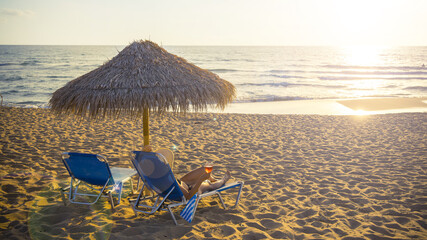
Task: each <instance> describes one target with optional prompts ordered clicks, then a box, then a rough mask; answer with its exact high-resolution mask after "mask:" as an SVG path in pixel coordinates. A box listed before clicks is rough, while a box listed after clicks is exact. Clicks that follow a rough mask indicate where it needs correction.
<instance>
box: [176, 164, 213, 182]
mask: <svg viewBox="0 0 427 240" xmlns="http://www.w3.org/2000/svg"><path fill="white" fill-rule="evenodd" d="M205 173H206V172H205V168H204V167H199V168H197V169H194V170H193V171H191V172H189V173H187V174H185V175H184V176H183V177H182V178H180V180H181V181H183V182H186V183H187V184H188V185H194V184H196V181H197V179H199V177H200V175H203V174H205ZM209 181H211V182H216V181H217V179H215V178H214V177H212V174H210V175H209Z"/></svg>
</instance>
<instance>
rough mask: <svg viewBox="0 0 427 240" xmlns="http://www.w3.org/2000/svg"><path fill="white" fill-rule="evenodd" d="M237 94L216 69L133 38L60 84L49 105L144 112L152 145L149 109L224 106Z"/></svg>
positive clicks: (92, 113)
mask: <svg viewBox="0 0 427 240" xmlns="http://www.w3.org/2000/svg"><path fill="white" fill-rule="evenodd" d="M234 97H235V88H234V86H233V85H232V84H231V83H229V82H227V81H225V80H223V79H221V78H220V77H218V75H216V74H214V73H211V72H209V71H207V70H204V69H201V68H199V67H197V66H195V65H193V64H191V63H189V62H187V61H186V60H185V59H183V58H180V57H178V56H175V55H173V54H170V53H168V52H167V51H166V50H165V49H163V48H161V47H159V46H158V45H157V44H155V43H153V42H151V41H135V42H133V43H132V44H130V45H129V46H127V47H126V48H124V49H123V50H122V51H121V52H120V53H119V54H117V56H115V57H114V58H113V59H111V60H110V61H108V62H106V63H104V64H103V65H102V66H100V67H98V68H97V69H95V70H93V71H91V72H89V73H86V74H85V75H83V76H81V77H78V78H76V79H74V80H72V81H70V82H68V83H67V84H66V85H65V86H64V87H62V88H60V89H58V90H56V91H55V92H54V93H53V96H52V98H51V99H50V101H49V105H50V107H51V110H52V111H54V112H56V113H59V114H62V113H66V114H74V115H78V116H82V117H90V118H103V117H107V116H108V117H116V118H117V117H120V116H123V115H130V116H131V117H140V116H142V117H143V127H144V130H143V133H144V145H149V129H148V117H149V112H160V113H162V112H165V111H174V112H178V111H179V112H186V111H189V110H195V111H199V110H205V109H206V108H207V106H208V105H212V106H216V107H218V108H221V109H223V108H224V107H225V105H227V104H228V103H230V102H231V101H232V100H233V98H234Z"/></svg>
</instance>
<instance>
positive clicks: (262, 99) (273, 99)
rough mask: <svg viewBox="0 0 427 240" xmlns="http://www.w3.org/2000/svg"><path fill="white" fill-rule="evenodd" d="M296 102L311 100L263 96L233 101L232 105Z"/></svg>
mask: <svg viewBox="0 0 427 240" xmlns="http://www.w3.org/2000/svg"><path fill="white" fill-rule="evenodd" d="M297 100H311V98H304V97H295V96H277V95H263V96H257V97H254V98H241V99H237V100H234V101H233V102H234V103H253V102H281V101H297Z"/></svg>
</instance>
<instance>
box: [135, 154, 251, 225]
mask: <svg viewBox="0 0 427 240" xmlns="http://www.w3.org/2000/svg"><path fill="white" fill-rule="evenodd" d="M140 153H143V152H138V151H134V152H133V154H134V158H132V163H133V165H134V167H135V169H136V171H137V172H138V174H139V176H140V178H141V179H142V181H143V183H144V184H143V185H142V188H141V190H140V192H139V195H138V197H137V198H136V199H129V202H131V205H132V209H133V211H134V213H135V215H136V216H137V215H138V213H145V214H154V213H155V212H157V211H168V212H169V213H170V215H171V217H172V220H173V221H174V223H175V225H180V224H178V222H177V220H176V218H175V215H174V213H173V211H172V208H174V207H178V206H182V205H186V204H187V202H188V200H187V199H186V198H185V197H184V195H183V193H182V192H181V189H180V188H179V187H178V185H177V184H178V183H176V179H175V177H174V176H173V173H172V171H171V172H170V173H171V174H172V176H173V179H174V181H175V183H174V186H172V187H171V189H170V190H169V191H167V192H163V193H157V192H155V191H154V190H153V189H151V188H150V187H149V186H148V185H149V184H147V182H146V180H145V178H144V174H143V172H141V171H140V169H139V167H138V163H137V161H138V160H137V159H136V157H137V155H138V154H140ZM157 154H158V153H157ZM159 161H160V160H159ZM243 184H244V182H243V181H236V182H233V183H229V184H225V185H224V186H222V187H220V188H218V189H215V190H212V191H209V192H206V193H203V194H200V195H198V196H197V199H196V205H195V206H197V204H198V202H199V201H200V200H201V199H202V198H204V197H209V196H213V195H217V196H218V198H219V200H220V202H221V204H222V206H223V207H224V209H227V206H226V205H225V203H224V200H223V197H222V195H221V192H223V191H226V190H228V189H231V188H235V187H239V189H238V192H237V196H236V202H235V204H234V205H233V206H232V207H236V206H237V205H238V204H239V200H240V196H241V192H242V188H243ZM144 189H148V190H149V191H150V192H151V196H144V195H143V193H144ZM174 191H178V193H179V194H180V195H181V196H182V197H181V201H177V200H170V199H168V197H169V196H170V194H172V192H174ZM146 201H152V202H154V203H153V204H152V205H146V204H144V202H146ZM132 202H135V203H134V204H132ZM145 209H147V210H148V211H146V210H145ZM196 209H197V207H195V208H194V210H193V211H194V212H195V211H196Z"/></svg>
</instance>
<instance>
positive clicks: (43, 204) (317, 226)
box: [0, 108, 427, 239]
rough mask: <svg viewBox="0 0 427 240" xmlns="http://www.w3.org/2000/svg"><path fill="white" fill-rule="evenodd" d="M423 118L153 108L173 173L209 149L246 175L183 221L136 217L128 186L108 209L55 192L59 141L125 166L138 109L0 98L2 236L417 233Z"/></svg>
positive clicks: (155, 131)
mask: <svg viewBox="0 0 427 240" xmlns="http://www.w3.org/2000/svg"><path fill="white" fill-rule="evenodd" d="M426 121H427V113H399V114H382V115H381V114H378V115H369V116H363V117H360V116H332V115H330V116H328V115H292V114H287V115H262V114H228V113H226V114H216V113H199V114H192V113H189V114H187V115H186V116H182V115H179V114H170V113H165V114H164V115H163V116H161V117H159V116H156V115H154V114H153V115H152V117H151V118H150V132H151V141H152V143H151V144H152V146H153V147H154V148H171V149H173V151H174V154H175V162H174V169H173V172H174V174H175V175H176V176H178V177H180V176H182V175H184V174H185V173H186V172H188V171H189V170H191V169H194V168H196V167H198V166H200V165H202V164H204V163H205V162H206V160H207V159H209V160H212V162H214V164H215V166H218V169H214V171H215V172H217V173H218V175H219V176H221V172H223V171H224V169H228V170H229V171H230V172H231V175H232V177H233V178H235V179H236V180H243V181H244V182H245V185H244V188H243V192H242V197H241V199H240V203H239V205H238V207H237V208H229V209H223V208H222V207H221V205H220V201H219V200H218V198H214V197H212V198H209V199H204V200H202V201H201V202H200V203H199V206H198V208H197V212H196V215H195V218H194V220H193V222H192V223H191V224H189V223H185V222H181V223H183V225H182V226H175V225H174V224H173V221H172V219H171V217H170V215H169V213H167V212H161V213H156V214H154V215H138V216H137V217H135V215H134V213H133V211H132V208H131V207H130V206H129V203H128V202H127V200H126V199H127V198H126V197H125V196H126V193H125V195H124V197H123V198H122V200H123V202H122V204H121V205H119V206H117V207H116V209H115V211H114V212H113V211H111V209H110V206H109V204H108V202H107V201H105V199H102V200H101V202H100V203H98V204H95V205H93V206H83V205H68V206H64V205H63V204H62V201H61V197H60V194H59V188H60V187H64V186H66V185H67V184H69V177H68V173H67V171H66V169H65V167H64V166H63V164H62V163H61V161H60V159H61V157H60V154H61V152H65V151H68V152H84V153H97V154H101V155H104V156H105V157H106V158H107V159H108V161H109V163H110V164H111V166H117V167H130V166H131V164H130V163H129V162H128V161H127V156H128V155H127V153H128V152H130V151H132V150H137V149H141V148H142V142H143V141H142V123H141V121H140V120H137V121H132V120H130V119H127V118H121V119H109V120H95V121H88V120H84V119H82V120H78V121H76V120H74V119H73V118H70V117H66V116H54V115H52V114H50V112H49V110H47V109H24V108H0V123H1V124H0V137H1V138H0V163H1V164H0V238H4V239H9V238H18V239H28V238H34V239H49V238H72V239H75V238H105V239H108V238H110V239H135V238H139V239H156V238H166V239H206V238H210V239H236V238H237V239H262V238H267V239H289V238H290V239H303V238H305V239H313V238H316V239H337V238H346V237H349V239H350V238H351V239H367V238H368V239H379V238H396V239H409V238H423V237H425V236H426V235H427V221H426V219H425V209H426V207H427V206H426V203H425V184H424V182H423V179H425V178H426V173H425V165H426V162H427V155H426V144H425V136H426V135H425V133H426V132H427V129H426V128H427V125H426V124H425V123H426ZM127 194H129V193H127ZM233 197H235V195H233V194H230V195H226V196H224V200H225V202H226V204H230V203H231V202H232V201H233ZM179 211H180V210H177V213H179ZM180 220H181V221H182V219H180Z"/></svg>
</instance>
